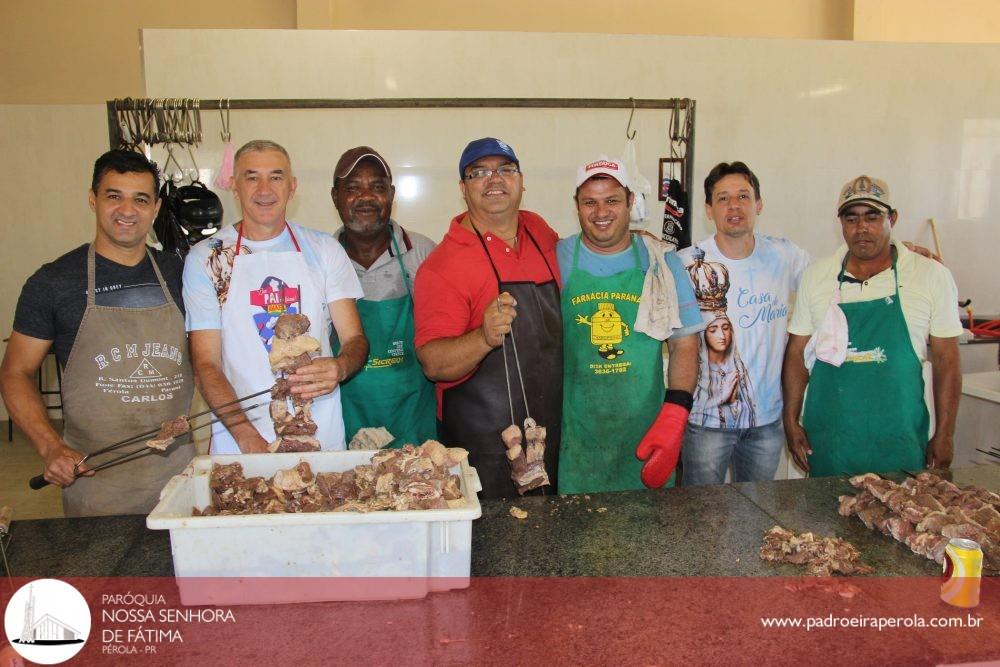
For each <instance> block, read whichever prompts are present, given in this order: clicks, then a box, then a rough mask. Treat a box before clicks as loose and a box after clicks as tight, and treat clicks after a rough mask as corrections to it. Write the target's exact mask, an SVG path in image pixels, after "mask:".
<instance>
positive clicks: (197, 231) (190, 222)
mask: <svg viewBox="0 0 1000 667" xmlns="http://www.w3.org/2000/svg"><path fill="white" fill-rule="evenodd" d="M174 201H175V202H176V206H177V209H176V210H177V221H178V222H179V223H180V225H181V228H182V229H183V230H184V231H185V232H186V233H187V237H188V243H189V244H190V245H194V244H195V243H197V242H198V241H200V240H202V239H203V238H205V237H208V236H211V235H212V234H214V233H215V232H217V231H219V227H220V226H221V225H222V202H221V201H220V200H219V196H218V195H216V194H215V193H214V192H212V191H211V190H209V189H208V188H207V187H205V184H204V183H202V182H201V181H195V182H193V183H192V184H191V185H182V186H181V187H179V188H177V191H176V192H175V193H174Z"/></svg>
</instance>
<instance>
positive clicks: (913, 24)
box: [854, 0, 1000, 43]
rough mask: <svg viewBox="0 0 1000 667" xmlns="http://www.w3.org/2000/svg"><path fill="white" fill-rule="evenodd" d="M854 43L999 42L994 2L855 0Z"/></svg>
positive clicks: (999, 12)
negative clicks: (856, 41)
mask: <svg viewBox="0 0 1000 667" xmlns="http://www.w3.org/2000/svg"><path fill="white" fill-rule="evenodd" d="M854 39H856V40H860V41H878V42H958V43H983V42H986V43H996V42H1000V2H997V0H948V1H947V2H941V0H854Z"/></svg>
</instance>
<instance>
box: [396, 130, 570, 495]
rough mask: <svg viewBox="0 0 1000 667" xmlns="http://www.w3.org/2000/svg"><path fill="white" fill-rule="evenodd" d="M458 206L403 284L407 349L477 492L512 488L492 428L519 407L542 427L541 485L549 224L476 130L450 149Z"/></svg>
mask: <svg viewBox="0 0 1000 667" xmlns="http://www.w3.org/2000/svg"><path fill="white" fill-rule="evenodd" d="M458 172H459V178H460V181H459V189H460V190H461V192H462V196H463V197H464V198H465V203H466V206H467V207H468V210H467V211H466V212H464V213H460V214H459V215H457V216H455V218H454V219H453V220H452V221H451V226H450V228H449V229H448V233H447V234H446V235H445V237H444V239H443V240H442V241H441V244H440V245H439V246H438V247H437V248H436V249H435V250H434V251H433V252H432V253H431V254H430V255H429V256H428V257H427V259H426V260H424V263H423V264H422V265H421V266H420V270H419V271H418V272H417V278H416V284H415V287H414V319H415V326H416V335H415V344H416V347H417V358H418V359H419V360H420V363H421V365H422V366H423V369H424V373H425V374H426V375H427V377H428V378H430V379H431V380H433V381H434V382H436V383H437V397H438V419H439V421H440V423H439V427H440V428H439V434H440V436H441V440H442V441H443V442H444V443H445V444H447V445H450V446H458V447H465V448H466V449H468V450H469V452H470V458H471V460H472V463H473V465H475V467H476V469H477V471H478V473H479V478H480V480H481V482H482V485H483V496H484V497H487V498H498V497H511V496H514V495H516V493H515V492H516V489H515V486H514V483H513V482H512V481H511V477H510V474H511V468H510V464H509V463H508V461H507V457H506V455H505V448H504V445H503V443H502V442H501V439H500V432H501V431H503V430H504V429H505V428H506V427H507V426H510V425H511V423H513V424H516V425H517V426H521V425H522V424H523V423H524V419H525V418H526V417H527V416H530V417H532V418H533V419H534V420H535V421H536V422H537V423H538V424H539V425H540V426H545V427H546V428H547V430H548V433H547V437H546V450H545V468H546V470H547V471H548V475H549V480H550V482H551V486H550V487H548V488H549V490H550V491H551V490H553V489H554V488H555V486H556V477H555V476H556V471H557V469H558V456H559V435H560V433H559V429H560V410H561V405H562V363H563V362H562V318H561V316H560V306H559V265H558V263H557V260H556V242H557V241H558V240H559V237H558V235H557V234H556V233H555V232H554V231H553V230H552V229H551V228H550V227H549V226H548V224H547V223H546V222H545V221H544V220H543V219H542V218H541V217H540V216H539V215H537V214H535V213H532V212H530V211H522V210H520V208H519V207H520V204H521V195H522V193H523V192H524V180H523V176H522V174H521V170H520V163H519V161H518V159H517V156H516V155H515V154H514V150H513V149H512V148H511V147H510V146H508V145H507V144H505V143H504V142H502V141H500V140H499V139H494V138H491V137H487V138H484V139H478V140H476V141H473V142H471V143H469V145H468V146H466V147H465V151H463V153H462V157H461V159H460V160H459V167H458Z"/></svg>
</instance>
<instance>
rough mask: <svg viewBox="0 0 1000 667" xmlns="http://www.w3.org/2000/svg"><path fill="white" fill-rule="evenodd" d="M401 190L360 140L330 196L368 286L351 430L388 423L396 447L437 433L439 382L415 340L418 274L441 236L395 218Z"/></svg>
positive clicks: (347, 412) (345, 394)
mask: <svg viewBox="0 0 1000 667" xmlns="http://www.w3.org/2000/svg"><path fill="white" fill-rule="evenodd" d="M395 192H396V189H395V187H394V186H393V184H392V171H391V170H390V169H389V164H388V163H387V162H386V161H385V160H384V159H383V158H382V156H381V155H379V154H378V153H377V152H376V151H375V150H374V149H372V148H369V147H368V146H358V147H356V148H352V149H350V150H349V151H347V152H345V153H344V154H343V155H342V156H341V157H340V160H338V161H337V167H336V169H335V170H334V172H333V189H332V190H331V191H330V195H331V196H332V197H333V203H334V205H335V206H336V207H337V212H338V213H339V214H340V219H341V221H343V223H344V226H343V227H342V228H341V229H339V230H337V232H335V234H334V235H335V236H336V237H337V239H338V240H339V241H340V243H341V244H342V245H343V246H344V249H345V250H346V251H347V255H348V256H349V257H350V258H351V262H352V264H353V265H354V270H355V271H356V272H357V274H358V279H359V280H360V281H361V288H362V289H363V290H364V294H365V297H364V298H363V299H361V300H359V301H358V312H359V314H360V315H361V324H362V326H363V327H364V330H365V334H366V335H367V337H368V343H369V346H370V351H369V354H368V361H367V363H366V364H365V366H364V368H363V369H361V371H360V372H359V373H358V374H357V375H355V376H354V377H352V378H351V379H349V380H348V381H346V382H344V383H343V384H342V385H341V389H340V391H341V395H340V400H341V402H342V404H343V410H344V429H345V432H346V434H347V439H348V440H350V439H351V438H352V437H353V436H354V434H355V433H356V432H357V431H358V429H360V428H366V427H378V426H384V427H385V428H387V429H388V430H389V432H390V433H392V434H393V436H395V440H393V441H392V442H391V443H390V446H392V447H402V446H403V445H404V444H420V443H422V442H423V441H424V440H427V439H430V438H437V423H436V418H435V411H436V409H437V403H436V399H435V396H434V384H433V383H432V382H430V381H429V380H428V379H427V378H426V377H424V372H423V370H422V369H421V368H420V364H419V362H418V361H417V358H416V353H415V351H414V347H413V278H414V276H416V274H417V268H418V267H419V266H420V264H421V263H422V262H423V261H424V258H425V257H427V255H428V254H430V251H431V250H433V249H434V242H433V241H431V240H430V239H429V238H427V237H426V236H423V235H421V234H417V233H414V232H407V231H406V230H404V229H403V228H402V227H401V226H400V225H399V223H397V222H395V221H394V220H392V218H391V217H390V216H391V214H392V201H393V196H394V195H395ZM334 335H336V334H334ZM334 349H335V350H336V345H334Z"/></svg>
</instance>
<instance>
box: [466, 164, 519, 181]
mask: <svg viewBox="0 0 1000 667" xmlns="http://www.w3.org/2000/svg"><path fill="white" fill-rule="evenodd" d="M520 173H521V170H520V169H518V168H517V166H515V165H512V164H505V165H502V166H500V167H497V168H496V169H486V168H485V167H480V168H478V169H473V170H471V171H470V172H469V173H467V174H466V175H465V180H467V181H478V180H479V179H481V178H489V177H490V176H492V175H493V174H497V175H498V176H502V177H503V178H512V177H513V176H515V175H517V174H520Z"/></svg>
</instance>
